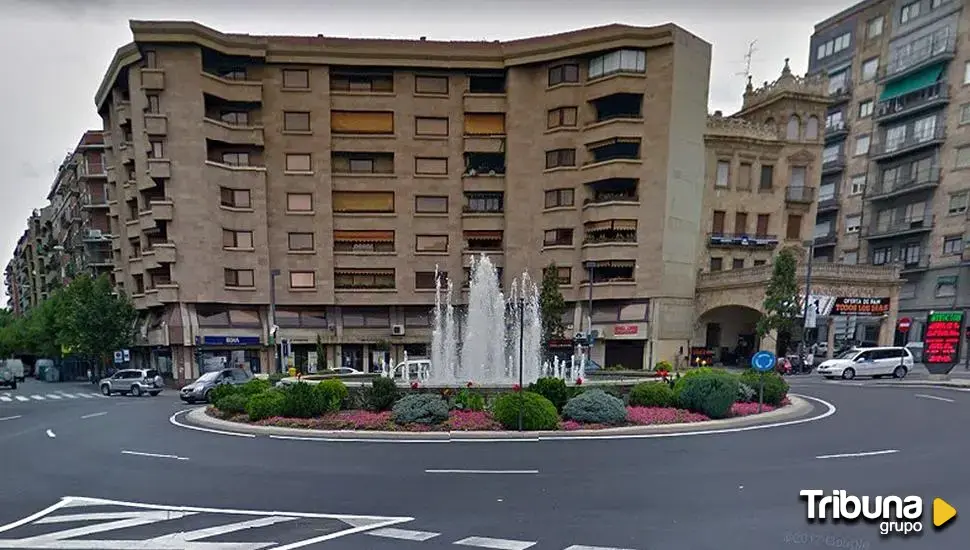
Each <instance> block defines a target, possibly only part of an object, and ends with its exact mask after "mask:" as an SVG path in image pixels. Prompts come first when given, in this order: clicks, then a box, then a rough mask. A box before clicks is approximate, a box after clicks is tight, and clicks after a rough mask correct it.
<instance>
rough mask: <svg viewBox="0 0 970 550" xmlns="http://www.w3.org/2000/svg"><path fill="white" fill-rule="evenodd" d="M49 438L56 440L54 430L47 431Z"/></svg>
mask: <svg viewBox="0 0 970 550" xmlns="http://www.w3.org/2000/svg"><path fill="white" fill-rule="evenodd" d="M47 437H49V438H51V439H54V438H55V437H57V436H56V435H55V434H54V432H53V430H47Z"/></svg>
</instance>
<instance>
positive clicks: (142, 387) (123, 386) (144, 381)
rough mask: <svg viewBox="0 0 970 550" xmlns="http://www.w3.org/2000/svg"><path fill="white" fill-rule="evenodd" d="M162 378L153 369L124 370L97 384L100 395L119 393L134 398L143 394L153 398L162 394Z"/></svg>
mask: <svg viewBox="0 0 970 550" xmlns="http://www.w3.org/2000/svg"><path fill="white" fill-rule="evenodd" d="M164 385H165V384H164V381H163V380H162V377H161V376H159V375H158V371H157V370H155V369H125V370H120V371H118V372H116V373H114V375H112V376H111V377H109V378H104V379H102V380H101V382H99V383H98V386H100V387H101V393H103V394H104V395H111V394H113V393H120V394H122V395H128V394H131V395H133V396H135V397H139V396H141V394H143V393H147V394H148V395H150V396H152V397H155V396H156V395H158V394H160V393H162V388H163V387H164Z"/></svg>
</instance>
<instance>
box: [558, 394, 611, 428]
mask: <svg viewBox="0 0 970 550" xmlns="http://www.w3.org/2000/svg"><path fill="white" fill-rule="evenodd" d="M562 416H563V418H565V419H568V420H575V421H576V422H582V423H584V424H611V425H612V424H622V423H623V422H625V421H626V407H625V406H624V405H623V400H622V399H620V398H618V397H616V396H613V395H610V394H608V393H606V392H604V391H603V390H600V389H593V390H587V391H585V392H583V394H582V395H577V396H576V397H574V398H572V399H570V400H569V401H568V402H566V406H565V407H563V408H562Z"/></svg>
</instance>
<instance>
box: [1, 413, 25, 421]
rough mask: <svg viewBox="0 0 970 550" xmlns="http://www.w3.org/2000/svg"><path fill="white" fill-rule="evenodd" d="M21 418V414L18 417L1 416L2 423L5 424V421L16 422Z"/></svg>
mask: <svg viewBox="0 0 970 550" xmlns="http://www.w3.org/2000/svg"><path fill="white" fill-rule="evenodd" d="M20 416H21V415H19V414H18V415H17V416H0V422H3V421H4V420H16V419H18V418H20Z"/></svg>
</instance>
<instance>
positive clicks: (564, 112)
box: [547, 107, 578, 128]
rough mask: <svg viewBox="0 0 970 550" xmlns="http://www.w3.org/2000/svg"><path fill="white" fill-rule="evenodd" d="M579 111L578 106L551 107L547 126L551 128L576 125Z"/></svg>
mask: <svg viewBox="0 0 970 550" xmlns="http://www.w3.org/2000/svg"><path fill="white" fill-rule="evenodd" d="M577 112H578V111H577V109H576V107H559V108H557V109H550V110H549V113H548V117H547V126H548V127H549V128H562V127H572V126H576V119H577Z"/></svg>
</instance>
